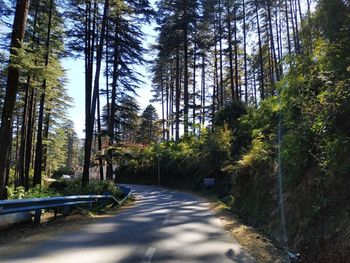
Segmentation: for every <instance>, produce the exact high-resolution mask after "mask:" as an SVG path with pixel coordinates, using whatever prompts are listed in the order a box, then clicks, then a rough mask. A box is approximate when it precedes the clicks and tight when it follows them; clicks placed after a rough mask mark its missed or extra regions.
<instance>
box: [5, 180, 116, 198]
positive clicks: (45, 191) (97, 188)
mask: <svg viewBox="0 0 350 263" xmlns="http://www.w3.org/2000/svg"><path fill="white" fill-rule="evenodd" d="M7 191H8V193H9V199H26V198H44V197H54V196H69V195H106V194H107V195H113V196H114V197H116V198H121V197H122V195H123V194H122V192H121V191H120V189H119V188H117V187H115V183H114V182H112V181H90V182H89V184H88V185H87V186H86V187H82V185H81V180H64V179H61V180H58V181H54V182H52V183H50V184H49V185H48V186H40V185H36V186H35V187H33V188H31V189H29V190H28V191H25V189H24V188H23V187H17V188H16V189H13V188H8V189H7Z"/></svg>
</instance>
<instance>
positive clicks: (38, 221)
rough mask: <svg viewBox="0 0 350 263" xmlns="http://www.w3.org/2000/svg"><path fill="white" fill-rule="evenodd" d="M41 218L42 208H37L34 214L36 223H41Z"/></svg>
mask: <svg viewBox="0 0 350 263" xmlns="http://www.w3.org/2000/svg"><path fill="white" fill-rule="evenodd" d="M40 219H41V209H38V210H35V214H34V224H36V225H39V224H40Z"/></svg>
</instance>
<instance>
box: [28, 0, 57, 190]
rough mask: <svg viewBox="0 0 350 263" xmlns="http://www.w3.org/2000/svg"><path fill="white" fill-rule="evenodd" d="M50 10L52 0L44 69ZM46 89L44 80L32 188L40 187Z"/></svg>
mask: <svg viewBox="0 0 350 263" xmlns="http://www.w3.org/2000/svg"><path fill="white" fill-rule="evenodd" d="M52 8H53V0H51V1H50V9H49V23H48V30H47V36H46V54H45V67H47V66H48V65H49V54H50V39H51V22H52ZM46 88H47V80H46V79H44V81H43V85H42V94H41V97H40V106H39V119H38V133H37V141H36V150H35V163H34V176H33V186H35V185H37V184H39V185H41V173H42V169H43V122H44V106H45V97H46Z"/></svg>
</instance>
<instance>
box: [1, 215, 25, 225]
mask: <svg viewBox="0 0 350 263" xmlns="http://www.w3.org/2000/svg"><path fill="white" fill-rule="evenodd" d="M31 219H32V215H31V214H30V213H17V214H9V215H1V216H0V227H6V226H8V225H11V224H16V223H22V222H27V221H30V220H31Z"/></svg>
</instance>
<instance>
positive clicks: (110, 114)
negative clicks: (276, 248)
mask: <svg viewBox="0 0 350 263" xmlns="http://www.w3.org/2000/svg"><path fill="white" fill-rule="evenodd" d="M150 24H152V25H155V31H156V32H157V38H156V40H155V42H154V43H153V44H152V46H150V47H146V46H144V42H145V39H146V37H147V36H146V34H145V32H143V29H144V27H143V26H144V25H150ZM0 28H1V36H0V38H1V39H0V44H1V51H0V109H1V116H2V118H1V128H0V156H1V159H0V194H1V197H2V198H6V194H7V190H6V189H12V188H14V187H15V188H18V187H24V189H25V190H29V189H30V188H31V187H34V186H35V185H41V184H42V181H43V179H44V178H46V177H51V176H52V175H53V174H55V173H56V174H60V172H61V174H62V173H68V172H70V171H73V172H74V169H75V167H78V166H81V167H82V173H81V183H82V186H87V185H88V183H89V180H90V177H89V173H90V169H91V167H92V166H96V167H99V169H100V172H99V173H100V178H101V179H102V180H103V179H109V180H115V181H117V182H132V183H142V184H160V185H162V186H167V187H177V188H182V189H188V190H206V191H208V189H205V187H204V185H203V180H204V178H214V179H215V186H214V187H213V188H212V189H210V192H211V193H213V194H216V195H217V196H219V197H220V198H221V199H222V200H223V202H225V203H226V204H227V205H228V206H230V207H231V209H232V211H234V213H236V214H238V215H239V216H240V217H241V218H243V219H244V220H245V221H246V222H248V223H249V224H251V225H253V226H255V227H257V228H261V229H263V230H264V231H265V232H266V233H268V234H269V235H270V236H271V237H273V238H274V239H275V240H276V242H278V243H279V244H280V245H281V247H283V248H285V249H287V248H288V249H292V250H294V251H297V252H299V253H300V254H301V255H302V259H303V262H347V260H348V258H349V257H350V254H349V252H350V249H349V244H350V228H349V224H348V222H349V220H350V218H349V214H350V210H349V205H348V204H347V200H349V198H350V195H349V189H350V181H349V178H348V175H349V172H350V160H349V156H350V126H349V121H348V118H349V117H348V116H350V106H349V105H350V45H349V43H350V2H349V1H348V0H331V1H330V0H173V1H170V0H159V1H155V2H154V3H153V2H151V3H150V2H149V1H148V0H138V1H137V0H91V1H83V0H65V1H56V0H44V1H39V0H32V1H29V0H17V1H10V0H0ZM146 55H147V56H146ZM149 56H151V57H152V59H146V57H149ZM68 57H75V58H78V59H81V60H82V61H83V63H84V65H85V74H84V76H85V79H84V83H85V135H86V136H85V139H84V142H83V144H82V143H81V142H80V140H79V139H78V138H77V135H76V133H75V131H74V129H73V122H72V120H70V119H69V117H68V116H67V114H66V113H67V107H69V105H70V104H71V99H70V98H69V96H68V95H67V90H66V82H67V79H66V74H65V70H64V69H63V67H62V60H64V59H65V58H68ZM139 65H141V66H142V65H143V66H144V67H148V69H149V71H150V72H151V73H152V87H150V88H152V92H153V95H154V97H153V100H152V101H151V102H150V103H152V104H151V105H149V106H148V107H147V108H146V109H145V110H144V111H143V112H142V113H141V114H140V107H139V105H138V104H137V101H136V99H135V96H136V94H137V89H138V88H139V87H141V86H144V85H145V83H144V82H143V81H142V75H141V73H140V72H138V71H137V70H136V68H137V66H139ZM82 81H83V80H82ZM102 83H103V84H102ZM82 92H83V91H82ZM155 104H159V105H160V107H159V109H160V112H159V113H157V111H156V108H155V107H154V106H153V105H155ZM158 114H159V115H158ZM102 167H106V169H105V170H106V174H104V170H103V168H102Z"/></svg>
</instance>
